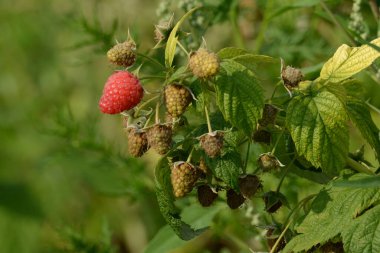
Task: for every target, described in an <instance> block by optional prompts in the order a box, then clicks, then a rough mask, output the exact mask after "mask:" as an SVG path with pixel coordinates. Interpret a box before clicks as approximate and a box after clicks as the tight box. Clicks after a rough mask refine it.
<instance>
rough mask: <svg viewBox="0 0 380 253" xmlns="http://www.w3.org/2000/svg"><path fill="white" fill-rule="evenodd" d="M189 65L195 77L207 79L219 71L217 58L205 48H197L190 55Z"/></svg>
mask: <svg viewBox="0 0 380 253" xmlns="http://www.w3.org/2000/svg"><path fill="white" fill-rule="evenodd" d="M189 67H190V69H191V71H192V72H193V74H194V75H195V76H196V77H199V78H201V79H207V78H210V77H212V76H214V75H216V74H217V73H218V71H219V58H218V56H217V55H216V54H214V53H212V52H209V51H207V50H206V49H203V48H201V49H198V51H196V52H193V53H192V54H191V55H190V60H189Z"/></svg>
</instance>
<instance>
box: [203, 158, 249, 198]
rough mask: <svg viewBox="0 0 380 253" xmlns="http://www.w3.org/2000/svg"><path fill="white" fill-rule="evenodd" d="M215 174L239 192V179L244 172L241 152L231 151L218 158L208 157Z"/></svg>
mask: <svg viewBox="0 0 380 253" xmlns="http://www.w3.org/2000/svg"><path fill="white" fill-rule="evenodd" d="M208 163H209V164H210V165H211V166H209V168H211V169H212V170H213V174H214V175H215V176H216V177H218V178H220V179H221V180H223V182H225V183H226V184H227V185H228V186H230V187H231V188H233V189H234V190H235V191H237V192H239V186H238V179H239V175H240V173H241V172H242V163H241V159H240V154H239V153H237V152H236V151H229V152H227V153H225V154H223V155H222V156H221V157H219V158H218V159H208Z"/></svg>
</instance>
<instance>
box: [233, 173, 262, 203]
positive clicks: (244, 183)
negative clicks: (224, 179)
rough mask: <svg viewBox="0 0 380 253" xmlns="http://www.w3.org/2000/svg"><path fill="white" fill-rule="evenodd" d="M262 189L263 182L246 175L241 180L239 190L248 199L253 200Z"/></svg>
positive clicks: (256, 177)
mask: <svg viewBox="0 0 380 253" xmlns="http://www.w3.org/2000/svg"><path fill="white" fill-rule="evenodd" d="M261 187H262V185H261V181H260V179H259V177H258V176H256V175H246V176H245V177H242V178H239V189H240V192H241V194H243V196H244V197H246V198H251V197H252V196H254V195H255V194H256V192H257V191H258V190H259V189H260V188H261Z"/></svg>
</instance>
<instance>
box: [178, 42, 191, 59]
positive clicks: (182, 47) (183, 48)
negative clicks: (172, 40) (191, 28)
mask: <svg viewBox="0 0 380 253" xmlns="http://www.w3.org/2000/svg"><path fill="white" fill-rule="evenodd" d="M177 45H178V46H179V47H180V48H181V49H182V51H183V52H185V54H186V55H187V56H189V55H190V54H189V52H187V50H186V48H185V47H184V46H183V45H182V44H181V42H179V41H178V40H177Z"/></svg>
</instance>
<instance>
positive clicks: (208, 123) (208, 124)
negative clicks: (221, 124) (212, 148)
mask: <svg viewBox="0 0 380 253" xmlns="http://www.w3.org/2000/svg"><path fill="white" fill-rule="evenodd" d="M205 114H206V120H207V128H208V133H212V128H211V122H210V117H209V116H208V110H207V106H205Z"/></svg>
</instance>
